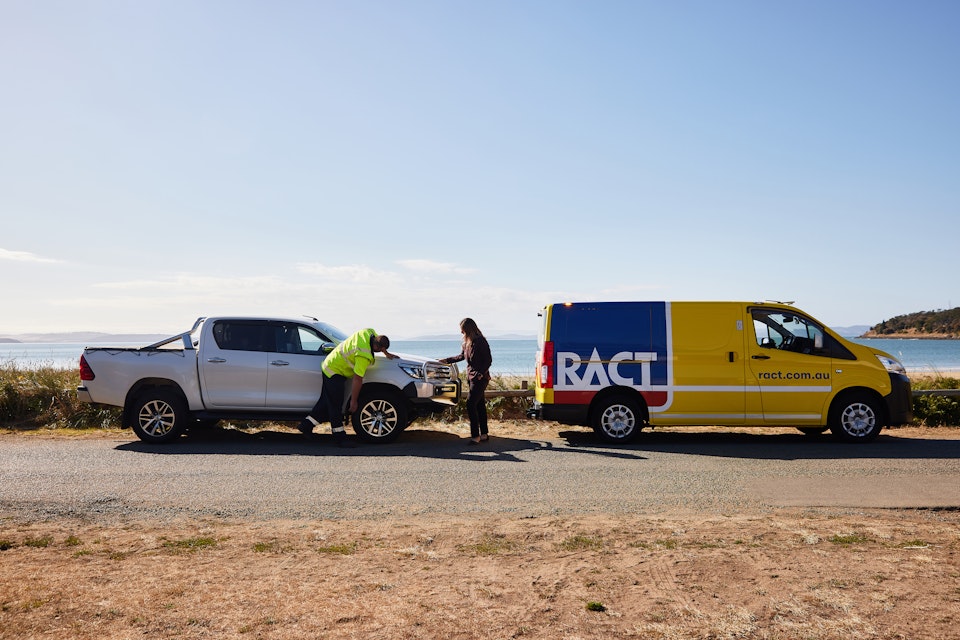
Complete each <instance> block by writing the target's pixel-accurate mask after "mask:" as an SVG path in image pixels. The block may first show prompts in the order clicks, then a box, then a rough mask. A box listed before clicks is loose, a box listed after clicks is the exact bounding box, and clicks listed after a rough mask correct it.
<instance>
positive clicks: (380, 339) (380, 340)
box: [373, 336, 390, 351]
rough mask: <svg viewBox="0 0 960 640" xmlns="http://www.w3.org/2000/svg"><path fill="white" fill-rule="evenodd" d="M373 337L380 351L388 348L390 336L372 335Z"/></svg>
mask: <svg viewBox="0 0 960 640" xmlns="http://www.w3.org/2000/svg"><path fill="white" fill-rule="evenodd" d="M373 339H374V341H375V342H376V346H377V348H378V349H380V350H381V351H386V350H387V349H389V348H390V338H388V337H387V336H374V338H373Z"/></svg>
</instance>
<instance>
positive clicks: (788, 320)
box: [747, 307, 833, 426]
mask: <svg viewBox="0 0 960 640" xmlns="http://www.w3.org/2000/svg"><path fill="white" fill-rule="evenodd" d="M750 317H751V320H752V322H751V323H750V324H751V328H752V331H753V339H752V340H748V341H747V342H748V344H747V352H748V353H749V361H750V364H749V366H750V369H751V371H752V373H753V375H754V377H755V378H756V381H757V383H758V385H759V388H760V397H761V403H762V405H763V423H765V424H788V425H791V426H796V425H822V424H826V416H825V415H824V412H825V411H826V410H827V401H828V399H829V398H830V396H831V393H832V391H833V386H832V379H831V375H830V373H831V369H832V358H831V351H830V349H829V346H828V345H827V344H826V341H827V336H826V335H825V333H824V331H823V328H822V327H821V326H820V325H819V324H818V323H816V322H815V321H813V320H811V319H809V318H807V317H805V316H803V315H800V314H798V313H796V312H794V311H791V310H786V309H782V308H776V307H769V308H768V307H752V308H751V309H750Z"/></svg>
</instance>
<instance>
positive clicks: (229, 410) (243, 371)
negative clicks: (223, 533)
mask: <svg viewBox="0 0 960 640" xmlns="http://www.w3.org/2000/svg"><path fill="white" fill-rule="evenodd" d="M345 338H346V335H345V334H344V333H343V332H341V331H340V330H338V329H336V328H335V327H333V326H331V325H329V324H326V323H324V322H320V321H318V320H316V319H313V318H311V319H304V318H251V317H217V318H199V319H198V320H197V321H196V323H194V326H193V328H192V329H191V330H190V331H187V332H185V333H182V334H179V335H175V336H172V337H170V338H167V339H165V340H162V341H160V342H157V343H155V344H152V345H149V346H146V347H140V348H113V347H88V348H86V349H84V352H83V355H82V356H81V357H80V380H81V383H80V386H79V387H78V388H77V396H78V398H79V399H80V400H82V401H84V402H89V403H94V404H104V405H112V406H117V407H123V414H122V424H123V426H124V427H127V426H129V427H132V428H133V430H134V432H135V433H136V434H137V436H138V437H139V438H140V439H141V440H144V441H146V442H168V441H171V440H174V439H176V438H177V437H179V436H180V435H181V434H182V433H184V432H185V431H186V430H187V429H188V428H190V427H191V426H193V425H196V424H198V423H199V422H212V421H217V420H221V419H231V418H232V419H235V420H274V421H288V420H289V421H292V420H300V419H301V418H303V417H304V416H305V415H306V414H307V412H308V411H309V410H310V409H311V408H312V407H313V406H314V404H315V403H316V402H317V399H318V398H319V397H320V390H321V387H322V385H323V374H322V372H321V370H320V364H321V363H322V362H323V358H324V357H326V355H327V354H328V353H329V352H330V351H331V350H332V349H333V348H334V347H335V346H336V344H338V343H339V342H341V341H342V340H344V339H345ZM396 355H399V356H400V357H399V358H398V359H396V360H390V359H388V358H386V357H384V356H383V355H382V354H379V353H378V354H376V360H375V362H374V364H373V365H371V366H370V368H368V369H367V372H366V375H365V376H364V385H363V390H362V392H361V395H360V403H359V409H358V410H357V412H356V413H355V414H354V415H353V416H351V418H352V424H353V429H354V431H355V432H356V433H357V435H359V436H360V437H361V438H363V439H364V440H367V441H370V442H389V441H392V440H394V439H395V438H396V437H397V436H398V435H399V434H400V433H401V432H402V431H403V429H405V428H406V427H407V426H408V425H409V424H410V422H412V421H413V420H414V419H415V418H416V417H417V416H419V415H422V414H425V413H432V412H435V411H440V410H443V409H444V408H445V407H447V406H449V405H453V404H456V402H457V400H458V399H459V397H460V381H459V372H458V370H457V367H456V365H448V364H442V363H440V362H437V361H436V360H431V359H428V358H423V357H420V356H412V355H406V354H396ZM348 388H349V387H348Z"/></svg>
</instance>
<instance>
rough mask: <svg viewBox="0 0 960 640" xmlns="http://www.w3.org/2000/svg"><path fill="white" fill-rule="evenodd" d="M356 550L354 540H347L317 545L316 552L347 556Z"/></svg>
mask: <svg viewBox="0 0 960 640" xmlns="http://www.w3.org/2000/svg"><path fill="white" fill-rule="evenodd" d="M356 552H357V543H356V542H347V543H344V544H328V545H324V546H322V547H317V553H329V554H333V555H342V556H349V555H353V554H354V553H356Z"/></svg>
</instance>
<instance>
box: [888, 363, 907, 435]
mask: <svg viewBox="0 0 960 640" xmlns="http://www.w3.org/2000/svg"><path fill="white" fill-rule="evenodd" d="M890 386H891V390H890V394H889V395H888V396H886V397H885V398H884V400H885V401H886V403H887V418H888V423H889V424H888V425H887V426H889V427H896V426H899V425H902V424H907V423H909V422H910V421H911V420H913V393H912V392H911V390H910V378H908V377H907V376H905V375H904V374H902V373H891V374H890Z"/></svg>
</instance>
